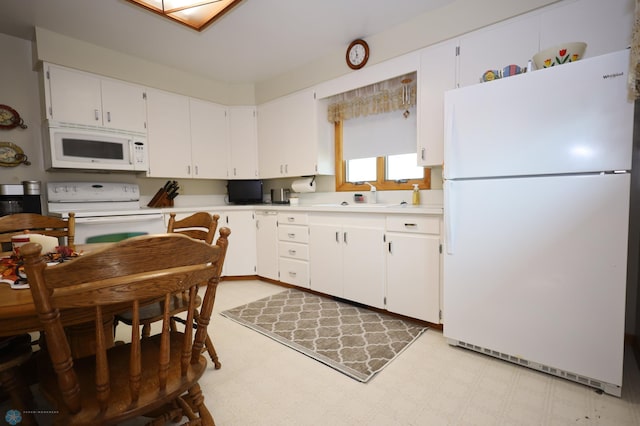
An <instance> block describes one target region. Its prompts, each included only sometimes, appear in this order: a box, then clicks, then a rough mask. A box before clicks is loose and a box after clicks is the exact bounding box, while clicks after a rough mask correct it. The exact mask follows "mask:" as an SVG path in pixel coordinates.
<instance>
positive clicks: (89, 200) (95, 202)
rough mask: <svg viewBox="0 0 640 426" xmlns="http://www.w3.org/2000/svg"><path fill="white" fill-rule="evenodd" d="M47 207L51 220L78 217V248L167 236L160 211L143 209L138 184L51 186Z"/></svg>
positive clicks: (54, 184)
mask: <svg viewBox="0 0 640 426" xmlns="http://www.w3.org/2000/svg"><path fill="white" fill-rule="evenodd" d="M47 207H48V210H49V214H50V215H51V216H59V217H62V218H68V217H69V212H74V213H75V217H76V235H75V241H76V244H85V243H87V242H97V241H105V240H115V239H119V237H128V236H134V235H140V234H158V233H163V232H166V226H165V223H164V219H163V215H162V213H161V212H160V211H158V210H156V209H150V208H142V207H141V206H140V188H139V187H138V185H137V184H135V183H118V182H50V183H48V184H47Z"/></svg>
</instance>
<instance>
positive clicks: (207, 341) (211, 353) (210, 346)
mask: <svg viewBox="0 0 640 426" xmlns="http://www.w3.org/2000/svg"><path fill="white" fill-rule="evenodd" d="M204 345H205V348H206V349H207V352H208V353H209V356H210V357H211V361H213V365H214V366H215V369H216V370H219V369H220V367H222V364H221V363H220V361H219V360H218V354H217V353H216V348H215V347H214V346H213V342H212V341H211V338H210V337H209V333H207V338H206V339H205V341H204Z"/></svg>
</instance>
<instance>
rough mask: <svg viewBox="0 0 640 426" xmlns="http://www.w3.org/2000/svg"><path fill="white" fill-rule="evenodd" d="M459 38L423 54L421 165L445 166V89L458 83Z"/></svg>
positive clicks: (419, 158)
mask: <svg viewBox="0 0 640 426" xmlns="http://www.w3.org/2000/svg"><path fill="white" fill-rule="evenodd" d="M457 47H458V42H457V40H454V41H447V42H445V43H440V44H437V45H435V46H431V47H429V48H427V49H424V50H423V51H422V52H421V54H420V79H419V80H420V84H418V90H419V102H418V117H419V119H418V147H417V153H418V165H420V166H442V163H443V152H444V128H443V125H444V92H445V91H447V90H450V89H454V88H455V86H456V65H457V59H456V49H457Z"/></svg>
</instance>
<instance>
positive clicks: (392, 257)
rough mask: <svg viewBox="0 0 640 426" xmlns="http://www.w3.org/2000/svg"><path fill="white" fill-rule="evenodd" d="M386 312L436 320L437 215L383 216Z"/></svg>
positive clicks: (438, 291)
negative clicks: (385, 251) (385, 220)
mask: <svg viewBox="0 0 640 426" xmlns="http://www.w3.org/2000/svg"><path fill="white" fill-rule="evenodd" d="M386 227H387V234H386V245H387V255H386V257H387V259H386V260H387V277H386V278H387V279H386V281H387V291H386V294H387V304H386V308H387V310H388V311H390V312H395V313H398V314H402V315H406V316H409V317H412V318H417V319H421V320H424V321H429V322H432V323H435V324H438V323H439V322H440V257H441V255H440V217H436V216H434V217H428V216H412V215H393V216H387V223H386Z"/></svg>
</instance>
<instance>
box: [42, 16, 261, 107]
mask: <svg viewBox="0 0 640 426" xmlns="http://www.w3.org/2000/svg"><path fill="white" fill-rule="evenodd" d="M36 45H37V51H36V57H37V59H38V60H40V61H45V62H51V63H54V64H58V65H64V66H67V67H70V68H76V69H79V70H83V71H89V72H92V73H94V74H101V75H105V76H108V77H113V78H117V79H120V80H126V81H129V82H132V83H137V84H142V85H144V86H150V87H155V88H158V89H162V90H167V91H169V92H175V93H181V94H183V95H186V96H191V97H194V98H200V99H204V100H207V101H211V102H217V103H220V104H223V105H253V104H255V103H256V102H255V97H254V87H253V84H228V83H221V82H217V81H213V80H208V79H205V78H202V77H200V76H197V75H193V74H189V73H186V72H184V71H181V70H177V69H174V68H170V67H167V66H165V65H160V64H156V63H153V62H149V61H145V60H143V59H140V58H138V57H134V56H130V55H126V54H124V53H120V52H116V51H114V50H110V49H105V48H103V47H100V46H96V45H94V44H90V43H86V42H84V41H81V40H77V39H73V38H70V37H66V36H64V35H61V34H58V33H54V32H52V31H49V30H46V29H44V28H36Z"/></svg>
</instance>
